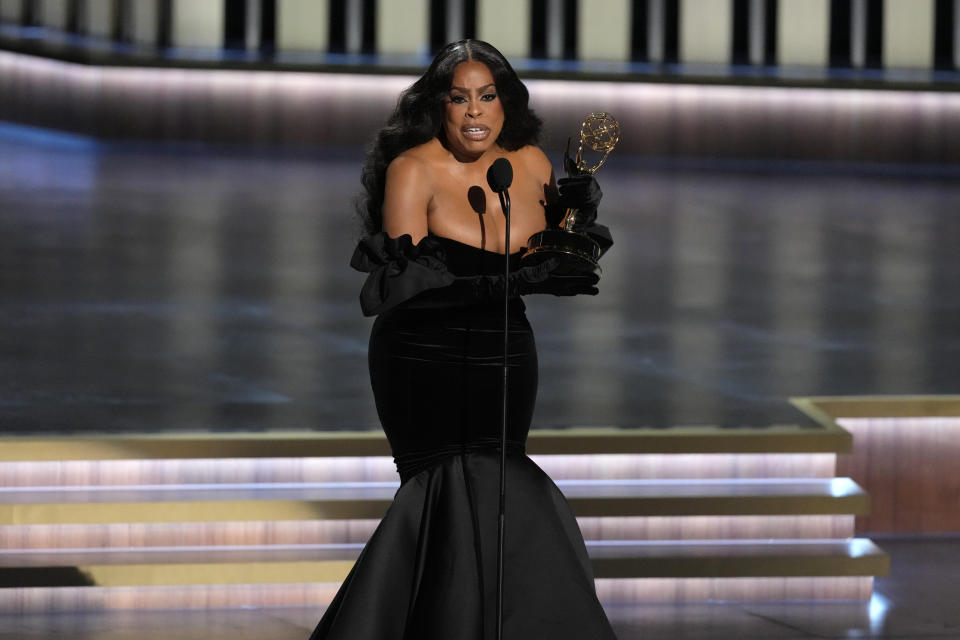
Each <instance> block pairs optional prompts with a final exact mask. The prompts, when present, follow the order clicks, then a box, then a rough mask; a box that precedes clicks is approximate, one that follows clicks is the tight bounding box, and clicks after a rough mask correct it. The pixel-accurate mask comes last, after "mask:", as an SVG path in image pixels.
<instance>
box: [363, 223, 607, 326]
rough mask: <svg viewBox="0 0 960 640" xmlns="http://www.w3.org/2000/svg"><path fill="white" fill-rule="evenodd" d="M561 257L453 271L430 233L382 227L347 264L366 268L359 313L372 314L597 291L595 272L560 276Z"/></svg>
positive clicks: (364, 240) (365, 239) (594, 292)
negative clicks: (495, 271)
mask: <svg viewBox="0 0 960 640" xmlns="http://www.w3.org/2000/svg"><path fill="white" fill-rule="evenodd" d="M558 265H559V262H558V261H557V260H555V259H554V260H546V261H544V262H543V263H541V264H538V265H534V266H529V267H521V268H520V269H517V270H516V271H512V272H510V275H509V276H507V277H506V278H504V276H503V275H482V276H459V277H458V276H455V275H454V274H452V273H451V272H450V271H449V270H448V269H447V266H446V263H445V255H444V251H443V247H442V246H441V245H440V244H439V243H438V242H437V241H436V240H435V239H433V238H431V237H429V236H428V237H426V238H423V239H422V240H421V241H420V243H419V244H416V245H415V244H413V242H412V240H411V237H410V235H408V234H404V235H402V236H400V237H398V238H390V237H389V236H388V235H387V234H386V233H384V232H380V233H377V234H374V235H372V236H369V237H367V238H364V239H363V240H361V241H360V243H359V244H358V245H357V248H356V250H355V251H354V253H353V258H352V259H351V260H350V266H352V267H353V268H354V269H356V270H358V271H363V272H366V273H367V274H368V275H367V279H366V281H365V282H364V283H363V288H362V290H361V291H360V307H361V309H362V310H363V315H365V316H374V315H378V314H380V313H383V312H385V311H389V310H390V309H393V308H395V307H398V306H401V305H402V306H404V307H406V308H421V309H423V308H438V307H450V306H458V305H460V306H462V305H469V304H477V303H481V302H489V301H492V300H497V299H502V298H503V295H504V293H505V292H506V293H507V294H508V295H509V296H510V297H517V296H521V295H526V294H529V293H549V294H552V295H557V296H572V295H576V294H579V293H583V294H587V295H595V294H596V293H597V288H596V286H595V285H596V284H597V280H598V278H597V277H596V276H595V275H593V274H588V275H585V276H579V275H577V276H558V275H555V274H554V271H555V270H556V269H557V266H558Z"/></svg>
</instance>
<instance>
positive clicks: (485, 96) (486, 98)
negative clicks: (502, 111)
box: [480, 93, 497, 102]
mask: <svg viewBox="0 0 960 640" xmlns="http://www.w3.org/2000/svg"><path fill="white" fill-rule="evenodd" d="M480 99H481V100H483V101H484V102H493V101H494V100H496V99H497V94H495V93H485V94H483V95H482V96H480Z"/></svg>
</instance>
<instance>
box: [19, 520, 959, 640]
mask: <svg viewBox="0 0 960 640" xmlns="http://www.w3.org/2000/svg"><path fill="white" fill-rule="evenodd" d="M882 544H883V546H884V549H886V550H887V551H889V552H890V555H891V559H892V563H893V566H892V570H891V574H890V577H887V578H880V579H878V580H877V583H876V585H877V586H876V593H875V595H874V598H873V600H871V601H870V602H869V603H863V602H828V603H812V602H792V603H780V604H776V603H706V604H675V603H663V604H639V605H620V606H618V605H614V606H610V607H607V612H608V614H609V616H610V620H611V622H612V624H613V626H614V629H615V630H616V632H617V636H618V638H619V639H620V640H688V639H689V640H693V639H696V640H733V639H737V640H743V639H747V638H750V639H757V640H759V639H764V640H801V639H809V638H820V639H822V640H840V639H846V638H902V639H903V640H927V639H931V640H932V639H934V638H936V639H941V640H956V638H960V613H958V611H957V607H956V601H957V596H956V591H957V587H956V578H955V576H956V575H957V572H958V571H960V541H958V540H957V539H955V538H954V539H939V540H936V539H928V540H910V539H897V540H893V539H887V540H883V541H882ZM321 613H322V611H321V610H320V609H312V608H311V609H307V608H286V609H279V608H278V609H269V608H266V609H246V610H205V611H175V612H171V611H121V612H106V613H81V614H64V613H52V614H36V615H33V614H32V615H23V616H15V615H0V640H7V639H9V640H14V639H16V640H55V639H56V640H59V639H60V638H63V637H70V638H72V639H74V640H88V639H89V640H93V639H94V638H95V639H96V640H129V639H132V638H136V639H137V640H161V639H162V640H241V639H250V640H254V639H256V640H263V639H264V638H270V640H305V639H306V638H307V636H309V634H310V631H311V630H312V628H313V626H314V625H315V624H316V621H317V620H318V619H319V617H320V614H321Z"/></svg>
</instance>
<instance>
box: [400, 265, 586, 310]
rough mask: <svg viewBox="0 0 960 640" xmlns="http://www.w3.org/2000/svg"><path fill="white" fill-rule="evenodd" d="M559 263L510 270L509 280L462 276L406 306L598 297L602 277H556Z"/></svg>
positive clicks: (498, 276) (425, 306)
mask: <svg viewBox="0 0 960 640" xmlns="http://www.w3.org/2000/svg"><path fill="white" fill-rule="evenodd" d="M559 264H560V263H559V261H557V260H555V259H551V260H546V261H544V262H542V263H540V264H538V265H534V266H529V267H520V268H519V269H517V270H516V271H511V272H510V275H509V276H507V277H506V278H505V277H504V276H503V274H499V275H483V276H459V277H457V278H455V279H454V281H453V283H451V284H449V285H447V286H445V287H442V288H438V289H434V290H431V291H427V292H424V293H423V294H421V295H418V296H417V297H415V298H413V299H411V300H410V301H409V302H408V303H407V304H406V305H405V306H406V307H407V308H411V309H429V308H439V307H449V306H462V305H469V304H479V303H488V302H493V301H497V300H502V299H503V296H504V294H506V295H507V297H509V298H517V297H519V296H525V295H529V294H534V293H544V294H550V295H555V296H575V295H578V294H586V295H596V294H597V291H598V290H597V287H596V284H597V281H598V280H599V278H598V277H597V276H596V275H595V274H586V275H582V276H581V275H570V276H560V275H556V274H555V273H554V271H556V269H557V267H558V266H559Z"/></svg>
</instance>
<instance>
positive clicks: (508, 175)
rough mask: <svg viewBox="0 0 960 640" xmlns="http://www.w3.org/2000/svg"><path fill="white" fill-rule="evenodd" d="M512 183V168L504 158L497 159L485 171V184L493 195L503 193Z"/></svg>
mask: <svg viewBox="0 0 960 640" xmlns="http://www.w3.org/2000/svg"><path fill="white" fill-rule="evenodd" d="M512 183H513V166H512V165H511V164H510V161H509V160H507V159H506V158H497V159H496V160H494V161H493V164H492V165H490V168H489V169H487V184H489V185H490V189H492V190H493V192H494V193H503V192H504V191H506V190H507V187H509V186H510V185H511V184H512Z"/></svg>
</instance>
